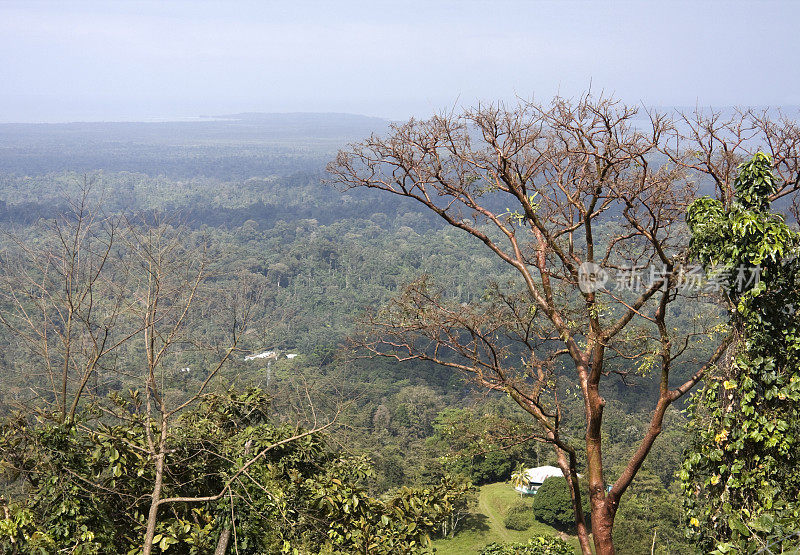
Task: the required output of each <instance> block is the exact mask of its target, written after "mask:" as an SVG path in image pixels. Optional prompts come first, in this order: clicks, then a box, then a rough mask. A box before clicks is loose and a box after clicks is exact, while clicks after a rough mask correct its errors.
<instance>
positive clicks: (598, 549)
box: [592, 500, 615, 555]
mask: <svg viewBox="0 0 800 555" xmlns="http://www.w3.org/2000/svg"><path fill="white" fill-rule="evenodd" d="M613 531H614V515H612V514H610V512H609V510H608V508H607V507H606V504H605V503H602V504H601V505H600V506H599V507H595V504H594V500H592V537H593V538H594V550H595V553H597V555H614V553H615V551H614V538H613Z"/></svg>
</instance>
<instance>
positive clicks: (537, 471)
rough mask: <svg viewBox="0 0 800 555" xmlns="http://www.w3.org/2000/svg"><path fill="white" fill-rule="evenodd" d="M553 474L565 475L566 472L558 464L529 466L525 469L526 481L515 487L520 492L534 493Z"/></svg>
mask: <svg viewBox="0 0 800 555" xmlns="http://www.w3.org/2000/svg"><path fill="white" fill-rule="evenodd" d="M553 476H559V477H561V478H563V477H564V473H563V472H561V469H560V468H558V467H557V466H537V467H536V468H528V469H526V470H525V480H524V483H522V484H518V485H516V486H515V487H514V489H515V490H517V491H518V492H520V493H524V494H528V495H530V494H534V493H536V492H537V491H539V487H541V485H542V484H543V483H544V481H545V480H547V479H548V478H552V477H553Z"/></svg>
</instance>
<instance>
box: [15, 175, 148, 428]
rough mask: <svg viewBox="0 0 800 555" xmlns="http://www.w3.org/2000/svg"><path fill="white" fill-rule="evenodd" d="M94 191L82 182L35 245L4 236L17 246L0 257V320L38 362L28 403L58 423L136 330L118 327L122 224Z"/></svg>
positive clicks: (126, 308)
mask: <svg viewBox="0 0 800 555" xmlns="http://www.w3.org/2000/svg"><path fill="white" fill-rule="evenodd" d="M91 195H92V186H91V183H89V182H88V181H86V180H85V181H84V184H83V187H82V190H81V195H80V196H79V197H78V198H77V199H74V200H72V201H71V202H70V203H69V207H70V209H69V210H68V211H67V212H66V213H65V214H64V215H62V216H60V217H59V218H57V219H55V220H53V221H51V222H44V223H43V225H44V227H45V229H44V230H42V231H43V233H41V234H40V235H39V236H38V237H37V240H38V241H39V242H38V244H35V245H30V244H27V242H26V241H25V240H24V239H23V238H21V237H19V236H12V235H9V236H8V239H9V241H10V243H11V245H12V246H13V247H14V248H13V249H10V250H7V251H6V252H3V253H2V259H0V268H2V274H0V305H2V308H1V309H0V323H1V324H2V325H3V326H4V327H5V328H6V330H7V331H8V332H9V333H11V335H12V336H13V337H16V338H17V339H18V340H19V343H20V345H21V346H22V347H23V350H24V351H27V353H28V354H30V355H33V360H35V361H36V364H35V365H34V366H33V367H31V368H29V369H28V370H29V371H30V375H28V376H25V380H24V381H25V382H27V384H28V387H29V391H31V392H32V393H33V399H34V400H35V401H36V402H35V403H34V404H32V405H31V406H32V407H36V409H37V410H38V411H39V412H40V413H41V414H43V415H44V416H46V417H48V418H55V419H57V420H58V421H59V422H61V423H62V424H69V423H71V422H72V421H73V420H74V417H75V412H76V410H77V409H78V406H79V403H80V402H81V400H82V399H83V398H84V396H86V395H89V394H94V393H95V392H96V391H97V389H98V387H100V385H101V384H100V383H99V373H100V371H101V370H103V369H105V370H107V371H109V372H111V370H112V368H113V366H114V364H115V360H114V357H113V355H114V354H115V352H116V351H118V349H119V348H120V346H121V345H123V344H124V343H125V342H126V341H128V340H129V339H130V338H131V337H133V336H134V335H135V334H136V333H137V332H138V331H140V330H139V329H138V328H136V327H133V328H129V327H127V328H126V327H125V326H122V325H119V324H120V323H121V321H122V320H124V319H125V318H126V316H127V315H128V314H129V313H130V311H131V309H132V305H131V303H130V299H129V298H128V297H127V295H126V291H125V289H124V287H123V286H122V284H123V283H124V282H125V281H126V279H127V278H126V274H127V273H128V271H129V267H128V265H127V264H124V263H122V264H120V263H119V260H115V259H116V258H117V254H118V253H117V252H116V250H117V248H118V246H119V243H120V242H121V237H122V236H124V235H125V233H126V230H125V227H124V226H123V225H122V222H121V221H120V219H119V218H118V217H114V216H108V215H105V214H104V213H103V212H102V210H100V209H99V208H98V206H97V205H96V204H95V203H94V202H93V201H92V200H91ZM112 266H113V269H112ZM112 275H113V277H112ZM91 382H93V383H94V386H95V387H94V388H93V389H91V390H88V389H87V388H88V386H89V385H90V383H91Z"/></svg>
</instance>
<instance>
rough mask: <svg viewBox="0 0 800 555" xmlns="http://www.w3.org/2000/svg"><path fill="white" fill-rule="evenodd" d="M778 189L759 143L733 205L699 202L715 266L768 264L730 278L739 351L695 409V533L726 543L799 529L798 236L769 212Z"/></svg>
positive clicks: (714, 547)
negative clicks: (757, 274)
mask: <svg viewBox="0 0 800 555" xmlns="http://www.w3.org/2000/svg"><path fill="white" fill-rule="evenodd" d="M774 190H775V180H774V177H773V176H772V173H771V161H770V159H769V157H767V156H766V155H764V154H761V153H759V154H758V155H756V156H755V157H754V158H753V159H752V160H751V161H750V162H748V163H746V164H743V165H742V166H741V168H740V173H739V178H738V179H737V181H736V197H735V199H734V202H733V204H732V206H731V207H730V208H729V209H727V210H725V209H723V207H722V205H721V204H720V203H718V202H716V201H712V200H710V199H700V200H698V201H696V202H695V203H694V204H693V205H692V206H691V207H690V209H689V216H688V220H689V225H690V229H691V231H692V252H693V254H694V256H695V257H696V258H697V260H699V261H700V262H701V263H702V264H703V265H704V266H705V267H706V268H710V267H711V266H714V265H720V266H722V267H724V268H727V269H734V268H739V267H740V266H742V267H744V266H755V265H760V266H761V270H760V281H758V282H757V283H756V280H752V282H744V283H743V282H742V280H737V279H736V276H737V273H736V272H733V273H732V274H731V275H730V276H729V278H728V279H727V280H726V289H725V297H726V300H727V302H728V304H729V308H730V309H731V315H732V316H731V322H730V326H731V328H732V329H733V330H734V332H735V333H736V337H737V341H736V343H735V345H734V349H735V353H734V356H733V357H732V360H731V361H730V363H729V364H724V365H720V367H719V368H717V369H716V371H714V372H711V373H709V374H708V376H707V377H706V379H705V384H704V387H703V389H702V390H701V391H699V392H698V393H697V394H695V396H694V398H693V401H692V406H691V409H690V413H691V416H692V419H691V423H690V432H691V434H692V443H691V446H690V448H689V449H688V451H687V453H686V459H685V461H684V464H683V469H682V470H681V473H680V478H681V481H682V485H683V493H684V502H685V506H686V517H685V518H686V522H687V524H688V533H689V535H690V536H691V537H692V538H693V539H694V540H695V541H697V542H698V543H699V545H700V547H701V548H702V549H703V550H705V551H714V552H716V553H726V552H731V551H735V552H743V553H751V552H755V551H757V550H758V549H761V548H763V547H765V546H766V545H768V544H771V547H770V549H772V550H775V549H784V548H787V547H789V546H793V545H796V543H797V537H796V535H794V534H795V533H796V532H797V531H798V530H800V503H799V502H798V496H799V495H800V476H798V474H797V468H798V467H800V322H798V314H797V309H798V307H800V288H799V287H798V277H799V276H800V266H798V263H797V261H796V259H795V258H794V256H795V255H796V254H797V252H798V245H799V244H800V237H799V236H798V235H797V234H796V233H795V232H793V231H792V230H790V229H789V227H788V226H787V225H786V223H785V222H784V221H783V219H782V218H781V217H780V216H777V215H775V214H772V213H770V212H769V198H768V196H769V194H771V193H772V192H774ZM749 274H750V275H748V277H751V276H752V275H753V274H752V272H750V273H749ZM790 535H791V536H792V537H793V538H794V539H793V540H792V539H785V538H788V537H789V536H790ZM782 538H784V539H782Z"/></svg>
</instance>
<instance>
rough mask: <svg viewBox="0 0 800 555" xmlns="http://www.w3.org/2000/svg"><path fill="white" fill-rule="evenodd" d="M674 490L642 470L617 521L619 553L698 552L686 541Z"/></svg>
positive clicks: (681, 515)
mask: <svg viewBox="0 0 800 555" xmlns="http://www.w3.org/2000/svg"><path fill="white" fill-rule="evenodd" d="M673 490H674V488H673ZM673 490H668V489H667V488H665V487H664V485H663V484H662V483H661V480H660V479H659V478H658V477H657V476H656V475H654V474H652V473H650V472H648V471H646V470H644V469H642V470H639V472H638V473H637V475H636V479H635V481H634V483H633V484H632V486H631V487H630V488H629V489H628V491H626V492H625V503H624V504H622V505H621V506H620V508H619V511H617V515H616V518H615V519H614V547H615V548H616V550H617V553H619V554H620V555H639V554H641V553H650V552H651V549H652V550H653V552H654V553H658V554H676V555H684V554H687V553H692V552H694V551H695V548H694V547H693V546H692V545H691V544H690V543H688V542H687V541H686V539H685V538H684V535H683V513H682V511H681V502H680V496H679V494H678V492H677V491H673Z"/></svg>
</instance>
